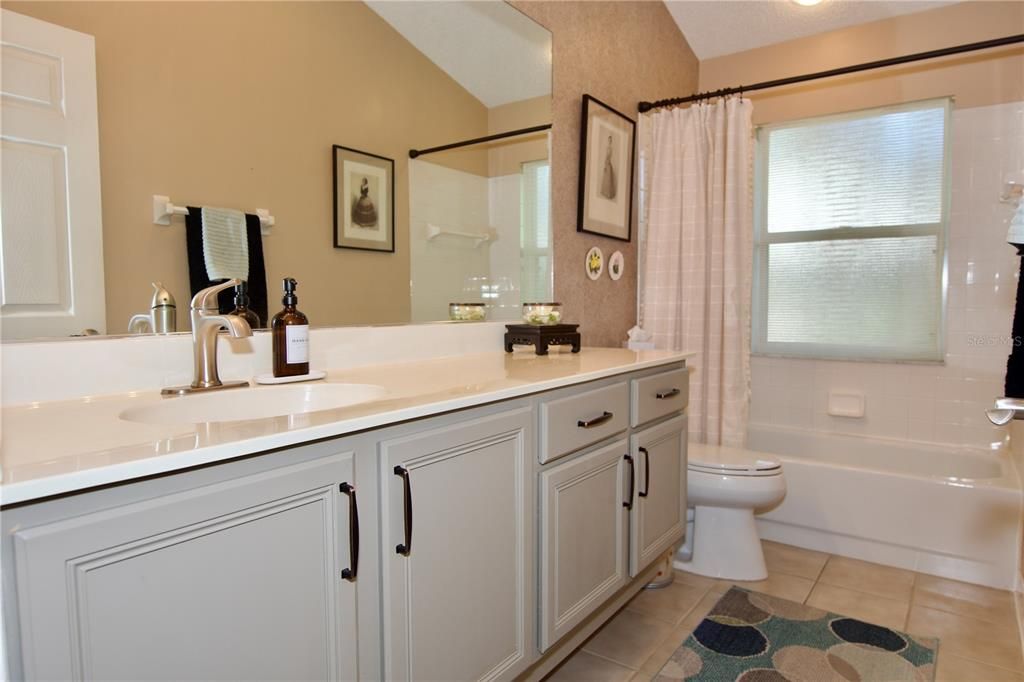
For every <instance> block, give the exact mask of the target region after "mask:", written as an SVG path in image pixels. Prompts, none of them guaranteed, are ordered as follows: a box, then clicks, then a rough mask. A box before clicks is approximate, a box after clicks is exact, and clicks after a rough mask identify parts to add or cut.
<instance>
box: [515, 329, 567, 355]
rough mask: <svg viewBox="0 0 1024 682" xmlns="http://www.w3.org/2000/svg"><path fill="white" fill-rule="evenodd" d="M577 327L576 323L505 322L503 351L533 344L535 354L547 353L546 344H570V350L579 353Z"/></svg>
mask: <svg viewBox="0 0 1024 682" xmlns="http://www.w3.org/2000/svg"><path fill="white" fill-rule="evenodd" d="M578 328H579V325H578V324H506V325H505V329H506V330H507V331H506V332H505V352H506V353H511V352H512V346H534V347H535V348H536V349H537V355H547V354H548V346H572V352H573V353H579V352H580V333H579V332H578V331H576V330H577V329H578Z"/></svg>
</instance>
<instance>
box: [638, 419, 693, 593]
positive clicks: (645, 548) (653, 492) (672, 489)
mask: <svg viewBox="0 0 1024 682" xmlns="http://www.w3.org/2000/svg"><path fill="white" fill-rule="evenodd" d="M630 451H631V452H632V453H633V457H634V458H635V460H636V471H637V484H636V492H635V496H634V505H633V511H632V514H631V516H630V538H629V575H630V576H632V577H635V576H636V575H638V574H639V573H640V572H641V571H643V569H645V568H647V566H649V565H650V564H651V562H652V561H654V560H655V559H657V558H658V557H659V556H661V554H662V553H663V552H665V551H667V550H668V549H669V548H670V547H672V546H673V545H674V544H676V543H677V542H679V541H680V540H682V539H683V536H684V535H685V533H686V417H685V416H679V417H675V418H673V419H670V420H668V421H667V422H664V423H662V424H659V425H657V426H652V427H651V428H649V429H645V430H644V431H641V432H639V433H637V434H634V435H633V436H632V437H631V438H630Z"/></svg>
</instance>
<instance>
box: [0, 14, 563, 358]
mask: <svg viewBox="0 0 1024 682" xmlns="http://www.w3.org/2000/svg"><path fill="white" fill-rule="evenodd" d="M2 12H3V22H2V31H3V33H2V41H3V52H2V59H3V70H4V79H3V83H2V89H3V92H2V95H3V96H2V99H0V107H2V109H0V121H2V124H0V125H2V128H0V132H2V134H3V142H2V146H3V149H2V152H3V155H4V173H3V186H2V195H3V201H2V211H3V215H2V222H0V247H2V258H0V285H2V288H0V290H2V295H3V301H2V307H0V330H2V335H3V339H4V340H5V341H6V340H17V339H31V338H40V337H51V338H53V337H62V338H69V337H73V336H81V335H94V334H95V333H99V334H126V333H145V334H150V333H154V328H155V327H154V325H153V324H152V322H150V323H149V324H142V323H140V322H139V320H140V319H141V318H144V317H149V318H152V311H151V309H152V306H153V296H154V294H153V292H154V283H160V285H161V288H162V289H164V290H166V291H167V292H168V295H169V296H171V297H172V300H175V301H176V302H177V310H176V320H175V321H174V324H165V323H163V322H166V321H163V322H162V323H161V324H159V325H156V329H157V330H158V331H159V330H164V331H170V330H173V329H177V331H178V332H188V331H189V320H188V301H189V300H191V298H192V295H193V294H194V293H195V292H194V291H192V285H191V284H190V258H189V256H190V253H189V249H188V248H187V244H186V226H185V222H186V221H185V215H186V214H187V213H188V209H187V208H186V207H194V208H196V209H197V210H202V209H204V208H206V209H228V211H227V212H225V213H224V215H227V216H229V215H230V214H231V213H232V212H236V211H240V212H241V213H242V214H249V215H252V216H253V217H252V218H251V219H246V220H243V221H242V223H237V222H236V223H232V222H231V221H230V220H227V223H226V224H228V225H229V227H228V228H223V227H221V226H213V225H209V226H208V225H206V224H203V225H202V226H201V230H202V236H203V239H204V244H205V243H209V244H213V243H215V241H216V240H220V241H217V242H216V243H218V244H221V243H222V242H223V240H224V239H227V240H228V242H227V243H228V245H229V248H234V247H233V246H232V245H233V244H235V242H232V241H231V239H235V240H236V241H237V245H238V247H239V248H241V242H242V241H244V240H241V239H240V238H239V237H238V234H244V230H242V231H241V232H239V228H238V227H237V226H238V225H239V224H241V225H244V224H245V223H246V222H247V223H248V224H249V226H250V228H251V227H252V226H254V225H257V224H258V225H259V228H260V229H258V230H257V231H258V232H259V234H260V236H261V238H262V239H261V244H262V253H263V261H264V262H263V265H264V270H265V277H266V280H267V282H270V283H271V284H273V283H277V282H280V281H281V279H282V278H283V277H294V278H296V279H297V280H299V281H301V282H302V283H303V290H304V296H303V308H304V310H305V312H306V313H307V314H308V315H309V318H310V321H311V323H312V324H313V325H314V326H340V325H353V324H394V323H399V324H400V323H409V322H427V321H436V320H445V319H448V305H449V303H451V302H461V301H473V302H481V303H483V304H485V308H486V311H487V313H486V317H487V319H490V320H499V319H516V318H517V317H518V315H519V305H520V303H521V301H523V300H548V299H550V298H551V286H552V272H551V268H552V254H551V248H552V244H551V234H550V163H549V157H550V155H549V150H550V131H548V130H544V129H540V130H538V128H543V127H544V126H548V125H549V124H550V122H551V34H550V33H549V32H548V31H547V30H546V29H544V28H543V27H541V26H540V25H538V24H537V23H535V22H534V21H533V20H531V19H529V18H528V17H526V16H525V15H524V14H522V13H520V12H519V11H518V10H516V9H514V8H513V7H511V6H510V5H508V4H506V3H503V2H449V1H440V2H401V1H400V2H375V1H371V2H366V3H364V2H277V1H271V2H230V3H229V2H206V1H197V2H188V3H180V2H144V3H111V2H93V1H90V0H85V1H81V2H50V1H47V0H43V1H36V2H21V1H12V2H6V3H4V9H3V10H2ZM523 129H528V130H529V131H530V132H527V133H525V134H522V135H515V136H511V137H502V138H500V139H492V140H489V141H486V142H480V143H477V144H473V145H468V146H459V147H455V148H452V149H445V150H439V151H433V152H431V150H432V149H433V148H436V147H445V146H449V145H451V144H452V143H455V142H459V141H464V140H472V139H477V138H487V137H493V136H495V135H499V134H502V133H506V132H508V131H517V130H523ZM337 148H342V149H343V150H356V149H358V150H367V151H368V152H370V153H372V155H373V156H372V157H370V156H366V157H365V158H377V157H379V158H382V159H385V160H391V159H393V160H394V161H393V166H392V167H393V171H391V173H390V181H389V182H388V181H386V177H387V176H388V175H389V173H388V172H386V171H382V172H381V173H380V174H375V173H368V172H367V173H364V175H365V176H366V185H367V187H366V188H365V189H366V192H365V195H366V196H365V197H364V196H363V193H362V189H363V187H362V185H361V184H360V185H359V186H356V185H353V186H352V187H350V188H349V189H350V190H351V191H350V192H349V193H350V194H352V199H353V202H352V203H353V205H352V206H351V207H346V213H345V214H344V215H342V216H339V218H345V217H347V218H348V219H349V222H350V223H351V226H350V227H351V230H350V232H351V233H352V234H351V235H350V236H360V237H366V235H369V234H370V232H373V231H374V230H377V231H378V232H380V233H381V234H383V235H384V237H385V238H384V239H383V240H382V241H381V240H378V241H380V244H377V243H376V242H374V243H373V244H372V245H371V246H373V247H374V248H372V249H370V250H360V249H354V248H334V246H348V245H355V246H363V247H366V244H367V243H368V242H367V241H366V239H363V241H362V242H358V243H357V242H354V241H352V242H350V243H349V244H345V243H344V241H345V239H344V237H343V236H342V237H341V238H340V240H341V241H342V242H343V243H337V241H336V240H335V236H334V232H335V226H334V213H335V210H336V208H335V206H336V198H335V196H334V192H335V187H336V186H337V185H336V183H335V181H334V174H333V162H334V158H333V156H334V155H333V154H332V155H331V156H329V155H328V150H334V149H337ZM412 149H419V150H423V152H424V153H423V155H421V156H419V157H418V158H415V159H411V158H410V154H409V151H410V150H412ZM345 153H348V154H352V152H345ZM354 161H355V162H358V161H359V160H358V159H355V160H354ZM353 167H354V166H353ZM364 170H365V169H364ZM371 175H373V177H370V176H371ZM378 175H380V176H381V177H384V178H385V180H384V181H382V180H381V177H378ZM352 177H353V178H355V175H353V176H352ZM343 179H344V178H341V180H343ZM341 180H339V182H340V181H341ZM357 180H360V179H357ZM352 182H356V180H352ZM360 182H361V180H360ZM375 183H376V184H375ZM350 184H351V183H350ZM154 207H158V208H159V211H158V210H157V208H154ZM168 208H169V209H170V210H167V209H168ZM178 208H181V209H182V210H180V211H179V210H177V209H178ZM257 208H259V209H262V210H261V211H260V213H259V215H258V216H257V215H256V213H257ZM158 212H159V213H160V215H157V213H158ZM257 221H258V222H257ZM231 225H235V227H230V226H231ZM338 229H339V230H342V232H344V220H341V221H340V222H339V227H338ZM389 232H390V234H388V233H389ZM357 233H358V234H357ZM376 234H377V232H374V235H376ZM231 235H234V236H233V237H232V236H231ZM251 236H252V235H251V234H250V235H249V237H250V239H251ZM377 247H380V248H377ZM219 248H223V247H219ZM194 251H195V249H193V253H192V260H193V263H192V268H191V269H192V270H194V269H195V268H196V266H195V261H196V260H197V259H199V260H201V259H202V258H203V257H204V253H203V250H202V249H200V250H199V251H200V253H199V255H198V256H197V255H196V253H194ZM250 288H251V287H250ZM268 289H270V290H271V291H276V287H268ZM271 298H272V299H273V296H271ZM223 303H224V305H230V303H231V301H230V300H228V301H226V302H223ZM269 303H270V307H271V308H275V307H276V300H271V301H269ZM163 312H166V311H163ZM225 312H228V311H225ZM139 316H141V317H139ZM165 316H166V315H165ZM133 318H134V319H135V321H136V322H135V324H134V325H133V326H132V329H131V332H130V331H129V323H130V322H131V321H132V320H133Z"/></svg>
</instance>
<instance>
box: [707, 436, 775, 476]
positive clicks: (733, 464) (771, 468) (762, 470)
mask: <svg viewBox="0 0 1024 682" xmlns="http://www.w3.org/2000/svg"><path fill="white" fill-rule="evenodd" d="M688 460H689V468H690V469H695V470H698V471H707V472H712V473H722V474H729V475H733V476H770V475H773V474H778V473H781V470H782V464H781V463H780V462H779V460H778V458H776V457H774V456H772V455H769V454H767V453H764V452H755V451H753V450H746V449H744V448H734V447H729V446H727V445H704V444H703V443H690V445H689V451H688Z"/></svg>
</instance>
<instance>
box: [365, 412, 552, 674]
mask: <svg viewBox="0 0 1024 682" xmlns="http://www.w3.org/2000/svg"><path fill="white" fill-rule="evenodd" d="M532 424H533V421H532V412H531V410H530V409H529V408H523V409H515V410H510V411H506V412H501V413H499V414H497V415H494V416H489V417H481V418H479V419H475V420H472V421H466V422H461V423H459V422H457V423H455V424H453V425H451V426H448V427H445V428H436V429H433V430H430V431H426V432H421V433H415V434H412V435H410V436H407V437H403V438H396V439H392V440H387V441H384V442H382V443H381V445H380V447H381V455H382V456H381V458H380V462H381V466H382V470H381V473H380V482H381V489H380V492H381V512H382V513H381V523H382V528H384V534H383V542H382V547H383V549H382V551H383V553H384V561H383V568H384V577H383V588H384V604H383V607H384V608H383V618H384V628H383V630H384V666H385V667H384V678H385V679H387V680H477V679H510V678H512V677H514V676H515V675H516V674H517V673H518V672H519V671H521V670H522V669H523V668H525V667H526V665H527V664H528V663H529V662H530V661H529V656H530V649H529V648H528V641H529V636H528V635H529V633H531V632H532V631H533V629H532V621H533V613H534V611H533V610H532V609H531V604H532V599H533V591H532V589H531V585H532V583H533V580H534V578H533V575H534V569H533V551H532V543H533V532H532V520H533V513H532V512H533V505H532V502H531V500H532V487H531V486H530V482H529V477H528V476H527V472H528V471H529V466H530V460H531V458H532V456H533V455H532V451H531V447H530V444H531V443H533V432H532Z"/></svg>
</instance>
